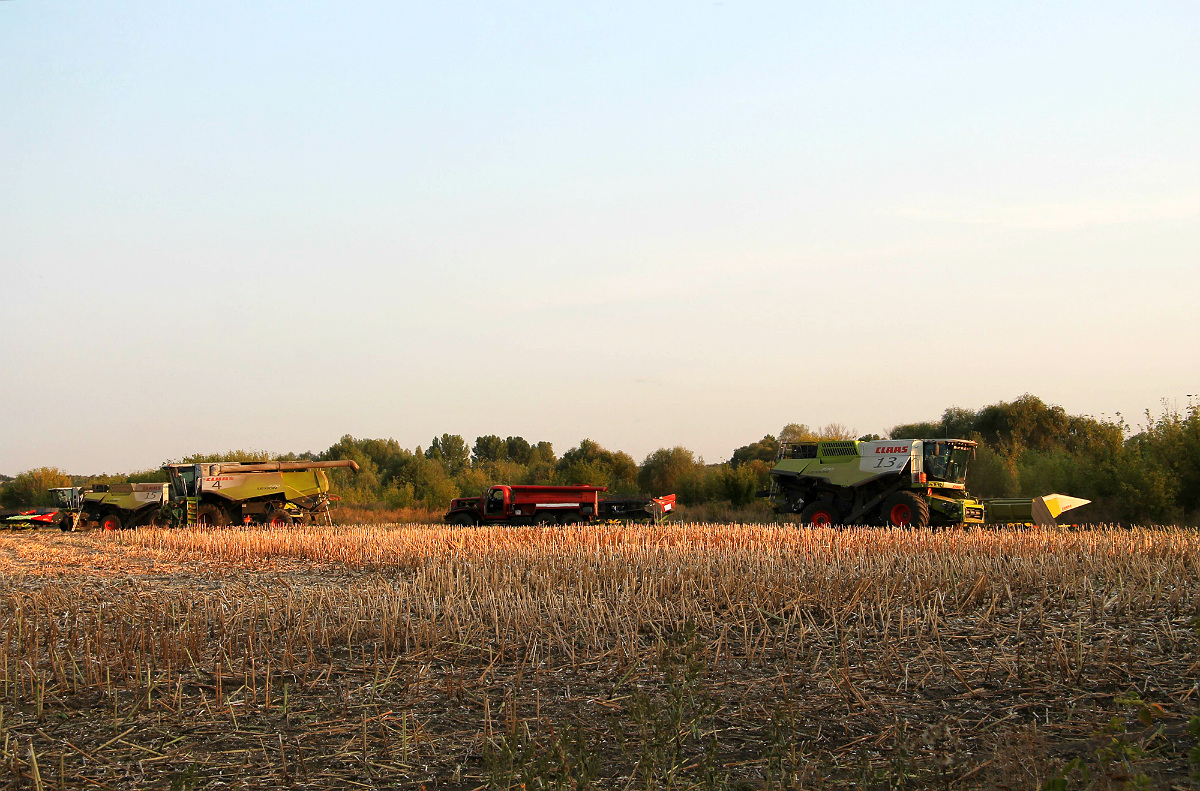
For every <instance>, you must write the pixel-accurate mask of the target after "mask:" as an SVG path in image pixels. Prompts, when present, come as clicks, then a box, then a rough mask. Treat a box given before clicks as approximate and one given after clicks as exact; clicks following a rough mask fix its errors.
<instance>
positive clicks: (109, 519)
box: [100, 514, 125, 530]
mask: <svg viewBox="0 0 1200 791" xmlns="http://www.w3.org/2000/svg"><path fill="white" fill-rule="evenodd" d="M124 526H125V525H123V524H122V523H121V517H119V516H117V515H116V514H105V515H104V516H103V517H101V518H100V528H101V529H102V530H120V529H121V528H123V527H124Z"/></svg>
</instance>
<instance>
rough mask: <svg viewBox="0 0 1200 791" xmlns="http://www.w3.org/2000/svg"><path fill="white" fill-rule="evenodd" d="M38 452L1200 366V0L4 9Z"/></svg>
mask: <svg viewBox="0 0 1200 791" xmlns="http://www.w3.org/2000/svg"><path fill="white" fill-rule="evenodd" d="M0 300H2V303H0V472H4V473H7V474H9V475H12V474H15V473H17V472H20V471H22V470H26V469H30V468H34V467H40V466H56V467H59V468H61V469H63V470H66V471H68V472H73V473H79V474H82V473H95V472H102V471H104V472H120V471H130V470H136V469H147V468H152V467H156V466H158V465H159V464H160V463H161V462H163V461H164V460H167V459H177V458H180V457H182V456H184V455H187V454H191V453H196V452H209V451H222V450H229V449H235V448H236V449H259V450H269V451H276V452H286V451H304V450H313V451H318V452H319V451H320V450H323V449H324V448H326V447H328V446H329V445H331V444H333V443H334V442H335V441H337V439H338V438H339V437H341V436H342V435H344V434H352V435H354V436H357V437H394V438H395V439H397V440H398V441H399V442H400V443H401V444H402V445H404V446H405V447H410V448H411V447H413V446H416V445H421V446H423V447H427V446H428V444H429V440H430V438H431V437H433V436H436V435H440V434H442V433H443V432H448V433H454V434H461V435H463V436H465V437H466V438H467V439H468V441H472V440H473V438H474V437H476V436H478V435H480V434H499V435H500V436H508V435H521V436H524V437H525V438H526V439H529V440H531V441H538V440H549V441H551V442H553V443H554V447H555V450H556V451H558V452H559V453H562V452H563V451H565V450H567V449H568V448H570V447H572V446H574V445H576V444H578V442H579V440H580V439H581V438H584V437H588V438H591V439H594V440H596V441H598V442H600V443H601V444H602V445H604V446H606V447H609V448H619V449H623V450H626V451H628V452H629V453H631V454H632V455H633V456H634V457H635V458H636V459H638V460H641V459H642V458H643V457H644V456H645V455H646V454H648V453H650V452H652V451H653V450H655V449H656V448H659V447H664V446H666V447H670V446H674V445H683V446H685V447H688V448H691V449H692V450H694V451H695V452H696V453H697V454H699V455H702V456H703V457H704V458H705V459H706V460H708V461H710V462H713V461H719V460H721V459H727V458H728V457H729V456H730V455H731V454H732V451H733V449H734V448H736V447H738V446H740V445H744V444H746V443H749V442H753V441H755V440H757V439H759V438H760V437H762V436H763V435H764V434H766V433H768V432H770V433H774V432H776V431H778V430H779V428H780V427H781V426H783V425H784V424H785V423H788V422H801V423H807V424H809V425H814V426H819V425H824V424H826V423H830V422H838V423H842V424H845V425H847V426H850V427H852V428H854V429H856V430H857V431H858V432H861V433H868V432H874V433H885V432H886V431H887V430H888V428H890V427H891V426H893V425H895V424H898V423H902V422H911V421H915V420H922V419H935V418H936V417H937V416H938V415H940V413H941V411H942V410H943V409H944V408H946V407H948V406H952V405H958V406H964V407H972V408H977V407H981V406H984V405H986V404H989V403H994V402H996V401H999V400H1010V399H1012V398H1015V397H1018V396H1020V395H1021V394H1022V393H1026V392H1030V393H1034V394H1036V395H1038V396H1040V397H1041V398H1043V399H1044V400H1046V401H1048V402H1050V403H1055V404H1060V405H1062V406H1063V407H1064V408H1066V409H1067V410H1068V411H1069V412H1072V413H1082V414H1092V415H1097V416H1100V415H1109V416H1111V415H1114V414H1115V413H1117V412H1121V413H1122V414H1124V415H1125V416H1126V417H1127V418H1129V419H1130V420H1131V421H1132V422H1134V423H1136V422H1137V420H1138V419H1139V416H1140V415H1141V413H1142V412H1143V411H1144V410H1145V409H1151V410H1155V411H1157V410H1158V409H1159V408H1160V404H1161V402H1162V400H1163V399H1166V400H1167V403H1168V404H1170V405H1173V406H1176V407H1180V408H1182V407H1184V406H1186V404H1187V403H1188V400H1189V396H1193V398H1192V400H1193V401H1195V400H1196V398H1194V396H1195V395H1196V394H1200V5H1197V4H1195V3H1187V2H1179V3H1171V2H1156V3H1144V2H1127V3H1103V2H1087V3H1082V2H1080V3H1052V4H1048V3H1043V2H1036V3H1020V2H1015V3H1003V4H999V3H996V4H992V3H986V4H985V3H957V2H929V3H916V4H912V3H873V4H867V3H844V4H843V3H838V4H824V6H823V7H822V4H805V3H794V2H757V3H742V2H734V1H733V0H724V2H716V3H711V2H710V3H673V2H660V3H652V4H647V3H632V2H611V1H610V2H604V3H587V2H581V3H558V2H514V3H507V4H492V3H488V4H484V3H478V4H476V3H463V2H442V3H405V2H355V3H344V2H337V3H335V2H315V1H314V2H286V3H285V2H250V3H247V2H242V1H240V0H239V2H224V1H223V0H210V2H205V3H187V4H185V3H161V2H123V3H113V2H105V1H103V0H97V1H95V2H61V3H46V2H35V0H4V1H3V2H0Z"/></svg>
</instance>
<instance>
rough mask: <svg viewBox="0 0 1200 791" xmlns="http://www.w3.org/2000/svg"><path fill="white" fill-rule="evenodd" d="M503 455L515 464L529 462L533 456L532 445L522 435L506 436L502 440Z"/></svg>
mask: <svg viewBox="0 0 1200 791" xmlns="http://www.w3.org/2000/svg"><path fill="white" fill-rule="evenodd" d="M504 457H505V458H506V459H508V460H509V461H513V462H516V463H517V464H525V465H527V464H529V462H530V461H531V460H532V458H533V447H532V446H531V445H530V444H529V443H528V442H526V441H525V438H524V437H508V438H507V439H505V440H504Z"/></svg>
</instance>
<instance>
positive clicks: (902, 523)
mask: <svg viewBox="0 0 1200 791" xmlns="http://www.w3.org/2000/svg"><path fill="white" fill-rule="evenodd" d="M881 510H882V512H883V523H884V524H885V525H889V526H891V527H926V526H928V524H929V502H928V501H926V499H925V498H924V497H921V496H920V495H918V494H914V493H912V492H896V493H895V494H893V495H892V496H890V497H888V498H887V499H886V500H884V501H883V506H882V508H881Z"/></svg>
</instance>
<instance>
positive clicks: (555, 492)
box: [446, 484, 675, 525]
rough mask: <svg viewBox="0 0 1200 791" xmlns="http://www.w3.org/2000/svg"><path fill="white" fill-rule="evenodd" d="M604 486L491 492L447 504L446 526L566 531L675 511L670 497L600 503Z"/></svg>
mask: <svg viewBox="0 0 1200 791" xmlns="http://www.w3.org/2000/svg"><path fill="white" fill-rule="evenodd" d="M605 491H608V489H607V487H604V486H587V485H584V484H577V485H573V486H493V487H492V488H490V489H488V491H487V494H485V495H484V496H483V497H457V498H455V499H453V500H451V501H450V510H449V512H447V513H446V522H447V523H448V524H452V525H480V524H501V525H551V524H563V525H570V524H575V523H576V522H592V521H597V520H599V521H607V520H609V519H622V520H631V521H638V520H651V521H655V522H658V521H661V520H662V519H663V518H664V517H666V516H667V514H669V513H670V512H671V511H673V510H675V495H673V494H668V495H666V496H665V497H634V498H624V499H606V500H601V499H600V492H605Z"/></svg>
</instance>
